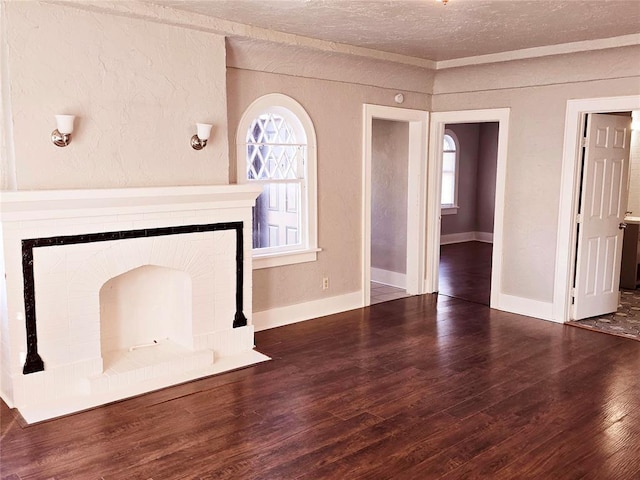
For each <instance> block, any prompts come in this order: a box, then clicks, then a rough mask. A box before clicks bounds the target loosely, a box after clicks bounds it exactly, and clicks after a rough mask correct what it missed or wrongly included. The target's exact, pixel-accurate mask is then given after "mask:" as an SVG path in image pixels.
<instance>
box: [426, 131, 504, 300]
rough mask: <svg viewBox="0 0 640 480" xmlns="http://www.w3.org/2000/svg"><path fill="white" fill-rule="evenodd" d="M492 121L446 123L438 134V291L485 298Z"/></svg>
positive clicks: (489, 254)
mask: <svg viewBox="0 0 640 480" xmlns="http://www.w3.org/2000/svg"><path fill="white" fill-rule="evenodd" d="M498 134H499V125H498V123H497V122H482V123H456V124H446V125H445V133H444V139H443V157H442V158H443V162H442V165H443V174H442V187H441V192H442V194H441V195H442V196H441V202H442V208H441V231H440V264H439V278H438V292H439V293H440V294H441V295H446V296H449V297H455V298H459V299H462V300H467V301H470V302H474V303H479V304H482V305H487V306H488V305H489V304H490V300H491V257H492V253H493V222H494V215H495V192H496V168H497V154H498V152H497V149H498Z"/></svg>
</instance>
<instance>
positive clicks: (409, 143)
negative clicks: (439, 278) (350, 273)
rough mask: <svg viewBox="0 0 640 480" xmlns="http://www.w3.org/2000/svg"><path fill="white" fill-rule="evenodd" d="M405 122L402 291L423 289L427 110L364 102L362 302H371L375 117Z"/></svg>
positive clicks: (412, 292)
mask: <svg viewBox="0 0 640 480" xmlns="http://www.w3.org/2000/svg"><path fill="white" fill-rule="evenodd" d="M375 119H378V120H387V121H391V122H401V123H403V124H406V125H407V130H408V135H406V137H405V138H406V151H407V155H406V158H407V174H406V183H405V185H406V188H405V189H404V191H405V193H406V196H404V197H403V200H404V201H405V202H406V217H407V220H406V237H405V241H406V262H405V264H406V267H405V271H406V272H405V280H406V285H405V291H406V293H407V294H409V295H417V294H420V293H424V264H425V262H424V251H425V233H424V232H425V208H424V206H425V205H426V200H425V198H426V196H425V192H426V161H425V160H426V158H427V130H428V122H429V113H428V112H425V111H422V110H411V109H407V108H395V107H385V106H380V105H370V104H365V105H363V127H364V128H363V129H364V132H363V149H362V150H363V162H362V165H363V172H362V182H363V183H362V306H368V305H370V304H371V239H372V236H371V235H372V225H371V224H372V221H371V219H372V162H373V133H374V130H373V123H374V120H375Z"/></svg>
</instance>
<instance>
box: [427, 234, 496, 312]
mask: <svg viewBox="0 0 640 480" xmlns="http://www.w3.org/2000/svg"><path fill="white" fill-rule="evenodd" d="M492 252H493V245H492V244H490V243H484V242H463V243H453V244H449V245H442V246H441V247H440V273H439V280H438V291H439V292H440V293H441V294H442V295H447V296H450V297H456V298H461V299H463V300H467V301H469V302H476V303H481V304H482V305H489V304H490V300H491V255H492Z"/></svg>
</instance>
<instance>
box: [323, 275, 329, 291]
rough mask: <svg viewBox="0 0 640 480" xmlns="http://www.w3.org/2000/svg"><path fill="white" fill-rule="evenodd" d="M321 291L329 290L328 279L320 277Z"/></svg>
mask: <svg viewBox="0 0 640 480" xmlns="http://www.w3.org/2000/svg"><path fill="white" fill-rule="evenodd" d="M322 289H323V290H328V289H329V277H322Z"/></svg>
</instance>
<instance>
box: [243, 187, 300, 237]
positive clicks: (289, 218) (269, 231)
mask: <svg viewBox="0 0 640 480" xmlns="http://www.w3.org/2000/svg"><path fill="white" fill-rule="evenodd" d="M299 204H300V184H299V183H268V184H266V185H265V186H264V190H263V191H262V193H261V194H260V196H259V197H258V199H257V200H256V206H255V207H254V209H253V248H273V247H284V246H292V245H298V244H300V243H301V239H300V238H299V235H298V232H299V231H300V212H299V209H298V208H297V206H298V205H299ZM292 205H295V206H296V208H291V206H292Z"/></svg>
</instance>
